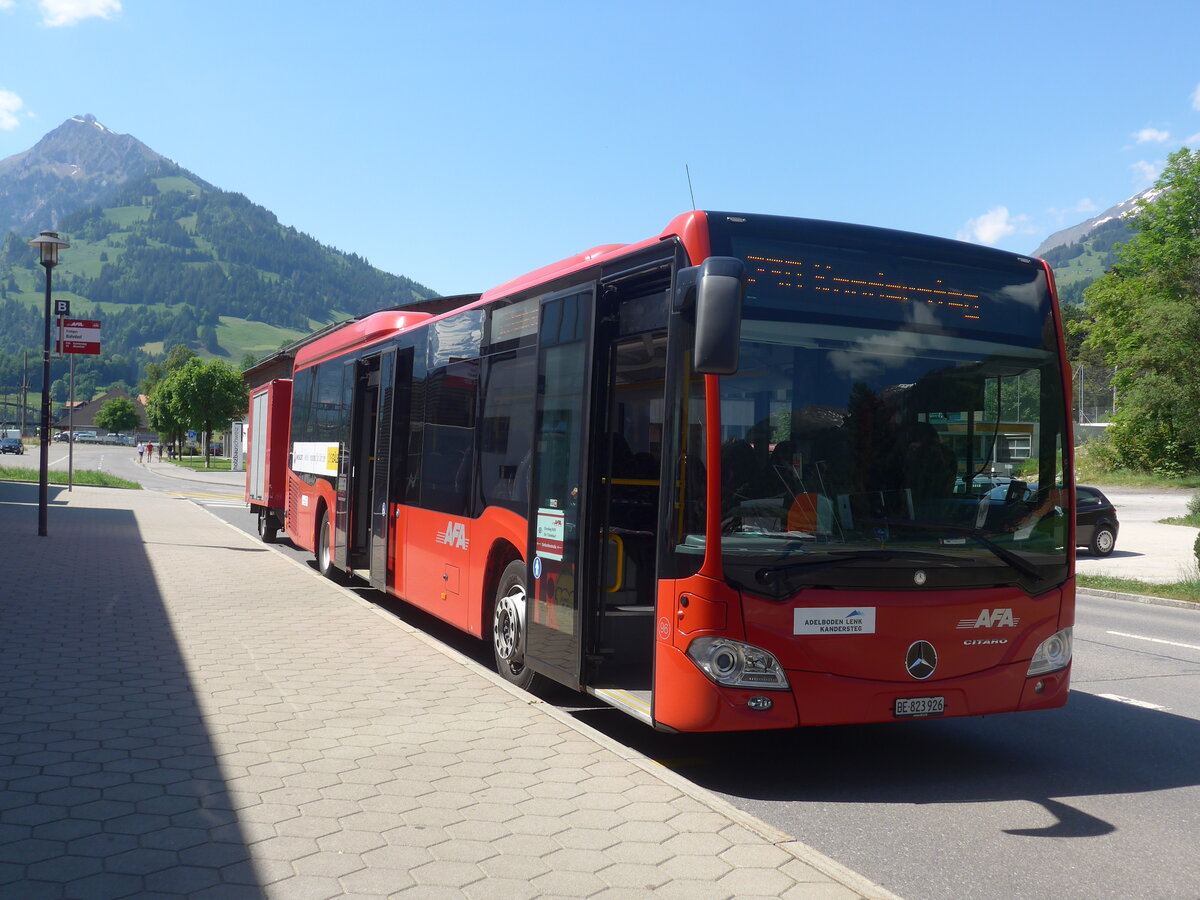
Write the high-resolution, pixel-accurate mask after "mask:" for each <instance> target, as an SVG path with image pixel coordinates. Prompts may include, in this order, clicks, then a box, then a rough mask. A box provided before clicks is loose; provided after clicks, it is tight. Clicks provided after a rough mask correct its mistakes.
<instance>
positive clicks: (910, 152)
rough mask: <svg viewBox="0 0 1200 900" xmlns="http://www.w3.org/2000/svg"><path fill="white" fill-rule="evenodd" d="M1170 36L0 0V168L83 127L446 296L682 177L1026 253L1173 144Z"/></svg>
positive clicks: (819, 213) (1000, 11)
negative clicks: (141, 149)
mask: <svg viewBox="0 0 1200 900" xmlns="http://www.w3.org/2000/svg"><path fill="white" fill-rule="evenodd" d="M1197 35H1200V3H1196V2H1194V0H1176V2H1165V0H1143V2H1140V3H1131V2H1128V0H1125V2H1111V0H1091V2H1078V3H1076V2H1055V0H1040V2H1024V0H1015V2H1007V3H999V4H979V3H964V2H961V0H960V2H925V3H922V2H915V0H914V2H909V3H896V2H853V0H846V2H839V3H829V2H822V3H809V2H801V0H792V2H755V0H743V2H740V3H718V2H709V0H692V2H688V3H682V2H651V0H641V2H626V0H610V2H607V3H604V4H596V3H579V2H570V0H560V2H556V3H550V2H512V3H496V2H491V3H483V2H406V0H391V2H376V0H358V2H355V3H332V2H315V0H313V2H305V0H290V2H288V0H271V2H267V0H0V158H3V157H6V156H9V155H11V154H14V153H19V152H21V151H23V150H26V149H28V148H29V147H31V146H32V145H33V144H34V143H36V141H37V140H38V139H39V138H40V137H41V136H42V135H43V134H44V133H46V132H47V131H50V130H51V129H53V128H55V127H57V126H58V125H60V124H61V123H62V122H63V121H64V120H66V119H67V118H69V117H71V116H73V115H80V114H84V113H92V114H94V115H95V116H96V117H97V118H98V119H99V120H100V121H101V122H102V123H103V124H105V125H106V126H108V127H109V128H111V129H112V130H114V131H117V132H120V133H126V134H132V135H134V136H135V137H137V138H138V139H140V140H142V141H143V142H145V143H146V144H148V145H149V146H150V147H152V148H153V149H154V150H156V151H158V152H159V153H162V154H163V155H165V156H168V157H170V158H171V159H173V160H175V161H176V162H178V163H179V164H181V165H183V166H184V167H185V168H188V169H190V170H191V171H193V172H195V173H196V174H198V175H200V176H201V177H203V178H205V179H207V180H208V181H210V182H212V183H213V184H215V185H217V186H218V187H221V188H225V189H227V190H232V191H239V192H241V193H243V194H245V195H246V196H248V197H249V198H250V199H252V200H253V201H255V202H257V203H260V204H262V205H263V206H266V207H267V208H268V209H271V210H272V211H273V212H275V213H276V214H277V215H278V216H279V218H280V220H281V221H282V222H283V223H285V224H287V225H292V226H294V227H296V228H297V229H299V230H301V231H304V232H307V233H308V234H311V235H312V236H314V237H315V238H317V239H318V240H320V241H322V242H323V243H326V244H330V245H332V246H335V247H338V248H339V249H342V250H347V251H352V252H357V253H359V254H361V255H362V256H364V257H366V258H367V259H369V260H370V261H371V262H372V263H373V264H375V265H377V266H379V267H381V268H383V269H386V270H388V271H391V272H395V273H398V274H403V275H407V276H409V277H411V278H414V279H416V280H417V281H420V282H422V283H424V284H426V285H428V286H429V287H431V288H433V289H434V290H437V291H439V292H441V293H447V294H449V293H460V292H468V291H476V290H483V289H486V288H488V287H491V286H493V285H495V284H497V283H500V282H503V281H506V280H508V279H509V278H511V277H514V276H516V275H519V274H521V273H522V272H525V271H528V270H531V269H534V268H537V267H539V266H542V265H545V264H547V263H549V262H552V261H554V260H556V259H559V258H562V257H564V256H568V255H570V254H573V253H576V252H579V251H582V250H585V249H587V248H589V247H592V246H594V245H597V244H602V243H616V242H623V241H637V240H641V239H644V238H646V237H649V236H651V235H653V234H656V233H658V232H659V231H660V230H661V229H662V227H663V226H664V225H666V223H667V222H668V221H669V220H670V219H671V218H672V216H674V215H675V214H676V213H679V212H682V211H684V210H686V209H688V208H690V207H691V200H690V198H689V194H688V184H687V177H686V174H685V169H684V167H685V165H686V166H687V167H689V168H690V171H691V176H692V183H693V187H694V190H695V199H696V204H697V206H699V207H701V208H708V209H721V210H736V211H745V212H762V213H773V214H781V215H796V216H808V217H813V218H824V219H835V220H840V221H848V222H860V223H865V224H871V225H882V226H887V227H892V228H903V229H908V230H913V231H921V232H925V233H929V234H936V235H944V236H947V237H959V238H962V239H967V240H974V241H977V242H980V243H987V244H991V245H993V246H998V247H1002V248H1005V249H1009V250H1014V251H1019V252H1030V251H1031V250H1032V249H1033V248H1034V247H1036V246H1037V245H1038V244H1039V243H1040V242H1041V240H1042V239H1043V238H1044V237H1045V236H1046V235H1048V234H1050V233H1051V232H1053V231H1056V230H1058V229H1059V228H1062V227H1065V226H1067V225H1072V224H1075V223H1076V222H1079V221H1081V220H1083V219H1085V218H1087V217H1089V216H1091V215H1093V214H1095V213H1096V212H1098V211H1100V210H1102V209H1104V208H1106V207H1108V206H1111V205H1113V204H1115V203H1117V202H1119V201H1121V200H1124V199H1126V198H1127V197H1129V196H1131V195H1132V194H1133V193H1135V192H1137V191H1138V190H1141V189H1142V188H1145V187H1148V186H1149V185H1150V184H1151V183H1152V182H1153V180H1154V177H1155V176H1156V174H1157V173H1158V172H1159V171H1160V170H1161V167H1162V165H1163V163H1164V162H1165V160H1166V157H1167V155H1168V154H1169V153H1170V152H1172V151H1174V150H1177V149H1179V148H1180V147H1181V146H1184V145H1185V144H1188V145H1190V146H1193V147H1200V52H1198V51H1197V49H1196V39H1197ZM65 261H66V260H65V259H64V262H65Z"/></svg>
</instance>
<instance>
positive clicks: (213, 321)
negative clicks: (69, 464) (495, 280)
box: [0, 161, 436, 390]
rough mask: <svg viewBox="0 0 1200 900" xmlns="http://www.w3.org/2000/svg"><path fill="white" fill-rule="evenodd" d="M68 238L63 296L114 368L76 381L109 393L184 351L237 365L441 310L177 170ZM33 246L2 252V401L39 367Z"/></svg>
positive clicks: (119, 200)
mask: <svg viewBox="0 0 1200 900" xmlns="http://www.w3.org/2000/svg"><path fill="white" fill-rule="evenodd" d="M57 228H58V231H59V234H60V235H61V236H62V238H63V239H64V240H66V241H68V242H69V243H70V244H71V246H70V249H68V250H66V251H64V252H63V254H62V257H61V262H60V264H59V266H58V267H57V268H56V269H55V270H54V274H53V278H54V281H53V285H54V296H55V298H56V299H65V300H70V301H71V315H72V316H73V317H76V318H85V319H99V320H100V321H101V322H102V323H103V325H102V332H101V334H102V345H103V349H104V353H103V356H102V357H101V358H94V357H78V358H77V361H76V363H77V365H76V371H77V377H78V375H79V374H81V373H82V374H84V375H91V376H93V377H94V379H95V381H96V383H97V385H98V386H104V385H106V384H108V383H110V382H112V381H115V380H123V381H125V382H126V383H127V384H130V385H133V384H136V383H137V381H138V379H139V378H140V373H141V370H142V368H143V367H144V366H145V364H146V363H147V362H149V361H151V360H152V359H153V358H155V357H156V356H159V355H161V354H162V353H163V352H164V350H165V349H169V348H170V347H171V346H174V345H175V344H185V345H187V346H189V347H191V348H192V349H193V350H195V351H196V352H197V353H200V354H201V355H203V356H219V357H223V358H226V359H229V360H231V361H232V362H235V363H236V362H238V361H240V360H241V359H242V358H243V357H244V356H245V355H246V354H251V355H254V356H255V357H260V356H264V355H267V354H269V353H271V352H273V351H275V350H276V349H278V348H279V347H280V346H281V345H283V344H286V343H290V342H292V341H294V340H296V339H297V338H299V337H302V336H303V335H305V334H308V333H310V332H311V331H313V330H314V329H316V328H320V327H322V326H323V325H326V324H328V323H329V322H332V321H336V320H338V319H342V318H346V317H347V316H353V315H360V314H363V313H366V312H370V311H372V310H376V309H382V308H385V307H390V306H400V305H404V304H407V303H412V302H415V301H418V300H422V299H426V298H429V297H433V296H436V294H435V293H434V292H433V291H431V290H430V289H428V288H426V287H424V286H422V285H420V284H417V283H415V282H413V281H411V280H410V279H407V278H403V277H400V276H396V275H391V274H389V273H386V272H383V271H381V270H379V269H376V268H374V267H373V266H371V265H370V264H369V263H368V262H367V261H366V260H364V259H362V258H361V257H358V256H355V255H352V254H347V253H343V252H341V251H338V250H335V249H333V248H331V247H327V246H324V245H322V244H320V243H318V242H317V241H316V240H314V239H313V238H312V237H310V236H308V235H306V234H302V233H300V232H298V231H296V230H295V229H294V228H289V227H286V226H283V225H281V224H280V223H279V221H278V220H277V219H276V217H275V216H274V215H273V214H272V213H271V212H269V211H268V210H266V209H264V208H263V207H261V206H258V205H256V204H253V203H251V202H250V201H249V200H248V199H246V198H245V197H244V196H242V195H241V194H234V193H230V192H228V191H221V190H218V189H217V188H214V187H213V186H211V185H209V184H207V183H206V182H204V181H203V180H202V179H200V178H198V177H196V176H195V175H192V174H191V173H189V172H187V171H185V170H183V169H181V168H180V167H178V166H176V165H174V164H173V163H169V162H166V161H164V162H162V163H161V164H159V165H158V166H156V167H155V168H154V170H153V171H152V172H151V174H149V175H148V176H146V177H144V178H140V179H137V180H135V181H131V182H129V183H128V184H126V185H124V186H123V187H122V188H121V189H120V190H119V191H118V192H117V193H116V194H115V196H114V197H112V198H111V199H110V200H109V201H107V205H105V206H103V207H99V206H97V207H91V208H88V209H83V210H79V211H77V212H74V213H72V214H70V215H67V216H65V217H64V218H62V219H61V220H60V221H59V224H58V226H57ZM28 240H29V238H28V237H19V236H18V235H16V234H11V233H10V234H9V235H8V236H7V238H6V239H5V240H4V241H3V243H2V244H0V390H3V389H4V388H5V387H8V386H11V385H16V384H19V383H20V380H21V377H22V375H21V373H22V368H23V365H24V357H23V355H22V352H23V351H28V352H29V355H30V356H31V357H34V358H35V361H36V360H37V359H38V358H40V351H41V346H42V322H43V318H42V310H43V303H44V293H43V291H44V283H45V282H44V278H45V275H44V270H43V269H42V268H41V267H40V266H39V265H38V264H37V260H36V254H35V252H34V250H33V249H32V248H30V247H29V246H27V242H28ZM34 368H36V369H38V371H37V372H31V373H30V374H31V376H33V377H32V378H31V380H33V381H34V382H35V383H37V382H40V367H37V366H35V367H34ZM64 368H65V364H64V363H56V364H55V371H54V375H53V377H54V378H58V377H59V374H60V373H59V370H60V369H64Z"/></svg>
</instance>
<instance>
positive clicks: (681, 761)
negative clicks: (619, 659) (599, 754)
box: [589, 691, 1200, 837]
mask: <svg viewBox="0 0 1200 900" xmlns="http://www.w3.org/2000/svg"><path fill="white" fill-rule="evenodd" d="M590 718H591V719H592V721H590V722H589V724H592V725H594V726H595V727H598V728H600V729H601V730H604V731H606V732H607V733H609V734H610V735H611V736H613V737H616V738H617V739H618V740H621V741H623V742H625V743H628V744H630V745H631V746H634V747H636V748H637V749H638V750H640V751H641V752H643V753H645V754H646V755H648V756H650V757H651V758H653V759H656V760H658V761H659V762H661V763H662V764H663V765H666V766H668V767H669V768H672V769H675V770H676V771H678V772H679V774H681V775H683V776H684V777H686V778H687V779H688V780H690V781H692V782H693V783H695V784H697V785H700V786H701V787H704V788H707V789H709V790H712V791H716V792H717V793H721V794H726V795H729V796H732V797H742V798H746V799H750V800H759V801H770V802H822V803H875V804H878V803H896V804H926V803H987V802H995V801H1010V800H1024V801H1029V802H1032V803H1037V804H1040V805H1041V806H1043V807H1044V808H1045V809H1047V810H1048V811H1049V812H1050V813H1051V814H1052V815H1053V816H1054V817H1055V819H1056V820H1057V821H1055V822H1054V823H1053V824H1052V825H1050V826H1049V827H1046V828H1038V829H1026V830H1012V831H1009V832H1008V833H1010V834H1018V835H1026V836H1034V837H1094V836H1097V835H1101V834H1106V833H1108V832H1110V831H1112V830H1114V828H1115V826H1114V825H1113V824H1112V823H1109V822H1105V821H1103V820H1100V819H1097V818H1095V817H1093V816H1090V815H1088V814H1087V813H1084V812H1082V811H1080V810H1078V809H1075V808H1074V807H1073V806H1072V805H1071V802H1070V798H1072V797H1083V796H1103V795H1112V794H1132V793H1142V792H1151V791H1163V790H1170V789H1172V788H1183V787H1192V786H1195V785H1197V784H1200V767H1198V766H1197V765H1196V759H1195V748H1196V747H1197V746H1200V722H1197V721H1195V720H1193V719H1190V718H1187V717H1184V716H1176V715H1172V714H1171V713H1169V712H1164V711H1161V710H1150V709H1142V708H1139V707H1136V706H1131V705H1129V704H1125V703H1120V702H1118V701H1114V700H1107V699H1104V698H1101V697H1097V696H1093V695H1091V694H1087V693H1083V692H1078V691H1077V692H1073V693H1072V694H1071V699H1070V702H1069V703H1068V704H1067V705H1066V706H1065V707H1064V708H1062V709H1057V710H1046V711H1041V712H1031V713H1016V714H1006V715H1000V716H990V717H984V718H961V719H927V720H924V721H920V722H905V723H897V724H892V725H856V726H842V727H829V728H813V729H799V730H795V731H785V732H759V733H751V734H741V735H663V734H656V733H653V732H649V731H643V732H641V733H639V732H638V731H637V730H636V728H631V727H627V726H625V725H624V723H622V722H619V721H616V720H615V719H613V718H612V717H603V718H596V717H590ZM814 773H819V775H818V777H814Z"/></svg>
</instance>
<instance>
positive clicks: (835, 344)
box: [679, 230, 1069, 597]
mask: <svg viewBox="0 0 1200 900" xmlns="http://www.w3.org/2000/svg"><path fill="white" fill-rule="evenodd" d="M866 231H874V230H866ZM888 234H890V233H888ZM855 237H858V238H859V239H858V240H857V243H856V242H855V240H853V238H855ZM867 237H869V235H868V236H860V235H858V234H857V233H853V234H850V235H849V238H851V239H850V240H848V241H847V242H845V243H839V244H838V245H837V246H836V247H832V246H822V245H817V244H806V243H802V242H800V241H796V240H791V241H789V240H786V239H781V238H780V237H779V236H778V235H770V234H764V233H763V232H762V231H761V230H760V231H759V232H758V233H755V232H754V231H751V232H750V233H749V234H736V233H735V234H732V235H730V236H729V239H728V244H727V245H726V247H724V248H722V249H724V250H725V252H731V253H732V255H736V256H740V257H741V258H742V259H744V260H746V262H747V270H748V273H749V279H748V280H749V286H748V289H747V296H746V305H745V311H744V321H743V327H742V343H741V351H740V368H739V371H738V373H737V374H736V375H733V376H728V377H722V378H721V379H720V385H721V437H722V446H721V460H720V471H721V487H722V490H721V523H722V538H721V543H722V555H723V560H724V565H725V574H726V577H727V578H728V579H729V580H730V581H731V582H732V583H733V584H735V585H737V586H739V587H740V588H742V589H743V590H747V591H752V592H754V593H758V594H762V595H766V596H776V597H783V596H787V595H790V594H791V593H794V592H795V591H796V590H799V589H801V588H803V587H807V586H814V585H825V586H832V587H854V588H896V589H902V588H909V589H920V588H924V589H926V590H928V589H931V588H936V587H965V586H980V587H982V586H993V585H1001V584H1018V585H1020V586H1021V587H1023V588H1024V589H1026V590H1027V591H1029V592H1031V593H1032V592H1040V591H1044V590H1047V589H1049V588H1050V587H1052V586H1054V585H1056V584H1061V583H1062V582H1063V581H1064V580H1065V578H1066V575H1067V550H1068V548H1067V547H1066V543H1067V541H1068V534H1069V527H1068V525H1069V523H1068V521H1067V516H1066V511H1067V510H1068V509H1069V505H1068V504H1067V502H1066V499H1065V497H1064V495H1063V491H1062V485H1063V483H1064V478H1065V473H1064V459H1063V452H1064V449H1063V444H1064V434H1065V400H1064V395H1063V382H1062V374H1061V369H1060V363H1059V354H1058V346H1057V337H1056V332H1055V329H1054V323H1053V316H1052V311H1051V300H1050V292H1049V288H1048V286H1047V284H1046V279H1045V274H1044V272H1043V271H1042V270H1041V268H1040V266H1039V265H1036V264H1034V263H1033V262H1032V261H1030V260H1020V261H1019V262H1017V260H1018V258H1016V257H1012V256H1010V255H1008V254H1003V255H1001V254H996V255H995V256H994V257H993V256H990V255H989V254H992V251H987V250H981V251H978V252H979V254H980V255H981V257H982V260H983V261H982V262H980V261H979V260H976V259H971V258H969V257H970V256H971V254H972V253H975V250H974V248H972V249H971V250H959V249H958V248H961V247H963V246H964V245H958V244H954V243H952V242H930V246H929V247H926V246H923V245H920V246H908V247H904V246H899V247H898V246H896V245H895V243H894V242H889V243H886V244H883V243H877V244H876V245H875V246H871V244H870V241H869V240H868V239H867ZM847 244H848V245H849V246H847ZM717 245H718V241H717V240H714V247H716V246H717ZM940 247H945V248H948V250H949V251H953V252H958V253H960V254H961V255H962V256H963V257H964V258H957V259H955V258H943V257H942V256H941V255H937V254H936V253H933V252H932V251H931V249H930V248H933V250H937V249H939V248H940ZM921 253H924V254H925V255H924V256H921V255H920V254H921ZM691 405H692V407H693V409H692V411H691V412H690V413H689V418H691V419H693V420H695V418H696V417H697V416H698V415H700V414H701V413H700V411H699V410H698V409H696V407H697V406H698V402H697V400H696V398H695V397H694V398H693V401H692V404H691ZM689 502H692V503H695V502H703V501H702V499H701V500H699V501H697V498H696V497H695V495H694V494H693V495H690V496H689ZM692 512H695V510H693V511H692ZM687 520H688V521H690V522H698V521H702V519H701V518H700V517H698V516H696V515H690V516H688V517H687ZM704 543H705V541H704V536H703V535H702V534H695V533H693V534H687V535H684V537H683V540H682V542H681V544H680V546H679V550H680V552H683V553H689V552H690V553H692V554H697V553H702V552H703V546H704Z"/></svg>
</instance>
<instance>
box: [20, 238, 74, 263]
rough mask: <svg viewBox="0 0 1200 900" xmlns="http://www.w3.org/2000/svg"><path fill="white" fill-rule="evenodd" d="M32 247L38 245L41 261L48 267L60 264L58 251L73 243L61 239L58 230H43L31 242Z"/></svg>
mask: <svg viewBox="0 0 1200 900" xmlns="http://www.w3.org/2000/svg"><path fill="white" fill-rule="evenodd" d="M29 246H30V247H37V248H38V251H39V252H40V253H41V259H40V260H39V262H41V264H42V265H43V266H45V267H46V268H48V269H52V268H54V267H55V266H57V265H58V251H59V250H65V249H66V248H68V247H70V246H71V245H70V244H68V243H67V242H66V241H63V240H59V237H58V232H57V231H43V232H42V233H41V234H40V235H38V237H37V238H36V239H35V240H32V241H30V242H29Z"/></svg>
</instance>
